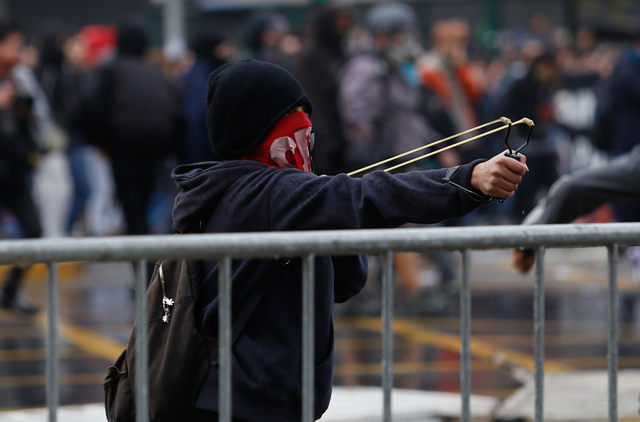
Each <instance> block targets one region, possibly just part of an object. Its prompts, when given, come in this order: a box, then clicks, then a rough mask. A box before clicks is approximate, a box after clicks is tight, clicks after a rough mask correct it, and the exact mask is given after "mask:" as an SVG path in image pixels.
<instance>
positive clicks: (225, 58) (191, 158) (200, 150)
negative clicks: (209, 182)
mask: <svg viewBox="0 0 640 422" xmlns="http://www.w3.org/2000/svg"><path fill="white" fill-rule="evenodd" d="M191 49H192V51H193V53H194V55H195V60H194V63H193V66H192V67H191V69H190V70H189V72H187V74H186V75H184V76H183V77H182V78H181V81H182V86H183V90H184V115H185V133H184V141H183V151H182V157H181V160H182V161H183V162H184V163H199V162H202V161H218V160H219V158H218V157H217V156H216V155H215V153H214V152H213V151H212V149H211V143H210V142H209V135H208V134H207V124H206V114H207V110H206V103H205V101H204V97H203V94H202V93H203V92H205V91H206V89H207V82H208V81H209V75H210V74H211V72H213V71H214V70H216V69H217V68H219V67H220V66H222V65H224V64H226V63H228V62H230V61H233V59H234V56H235V47H234V46H233V45H232V44H231V43H230V42H229V40H228V39H227V38H226V37H225V36H224V35H223V34H222V33H219V32H214V31H208V32H203V33H201V34H200V35H198V36H197V37H196V38H195V40H194V42H193V45H192V47H191Z"/></svg>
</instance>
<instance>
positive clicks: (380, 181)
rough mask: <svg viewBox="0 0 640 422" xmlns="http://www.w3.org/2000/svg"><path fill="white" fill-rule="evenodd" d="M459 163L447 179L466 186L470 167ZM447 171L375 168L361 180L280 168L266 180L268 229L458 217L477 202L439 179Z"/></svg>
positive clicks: (394, 223) (372, 225) (362, 225)
mask: <svg viewBox="0 0 640 422" xmlns="http://www.w3.org/2000/svg"><path fill="white" fill-rule="evenodd" d="M479 162H481V161H480V160H478V161H475V162H473V163H471V164H467V165H464V166H460V167H459V168H458V170H457V171H456V172H455V173H454V174H453V175H452V176H451V181H452V182H454V183H456V184H458V185H460V186H462V187H465V188H467V189H471V186H470V181H471V173H472V171H473V167H475V165H476V164H478V163H479ZM446 173H447V169H441V170H430V171H415V172H409V173H404V174H398V175H391V174H388V173H386V172H383V171H376V172H373V173H370V174H367V175H365V176H364V177H363V178H361V179H356V178H351V177H349V176H347V175H344V174H340V175H337V176H327V177H318V176H316V175H314V174H310V173H304V172H300V171H297V170H281V171H278V172H276V173H275V174H274V179H273V180H272V183H270V184H269V186H270V187H269V189H270V193H269V201H270V204H269V219H270V227H271V230H332V229H336V230H338V229H359V228H392V227H397V226H400V225H402V224H405V223H419V224H432V223H437V222H440V221H443V220H446V219H449V218H456V217H462V216H464V215H465V214H468V213H470V212H471V211H473V210H474V209H476V208H477V207H478V206H479V205H480V204H482V203H483V201H481V200H478V199H476V198H475V197H474V196H473V195H471V194H469V193H467V192H465V191H464V190H461V189H459V188H457V187H455V186H454V185H453V184H450V183H446V182H444V181H443V178H444V177H445V175H446Z"/></svg>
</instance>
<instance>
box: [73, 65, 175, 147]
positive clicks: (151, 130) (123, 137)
mask: <svg viewBox="0 0 640 422" xmlns="http://www.w3.org/2000/svg"><path fill="white" fill-rule="evenodd" d="M87 85H88V86H87V88H86V92H85V93H84V95H83V101H82V102H83V108H84V110H83V113H82V114H83V119H85V120H86V122H85V123H84V125H83V126H84V132H85V136H86V137H87V139H88V141H89V143H92V144H96V145H98V146H102V147H105V148H106V149H107V150H112V149H114V148H115V149H118V150H121V151H125V152H136V153H146V154H149V153H151V154H156V155H162V154H167V153H170V152H174V151H176V150H177V149H178V144H179V141H180V137H181V135H182V134H181V131H182V130H183V125H184V118H183V115H182V101H181V98H180V91H179V89H178V87H177V86H175V85H174V84H173V83H171V82H170V81H169V80H168V79H167V78H166V77H165V76H164V75H163V74H162V71H161V70H160V69H158V68H156V67H155V66H153V65H152V64H150V63H147V62H145V61H144V60H142V59H135V58H129V57H121V58H117V59H116V60H115V61H114V62H113V63H110V64H108V65H106V66H104V67H103V68H101V69H100V70H99V71H98V72H97V75H96V76H95V78H94V80H92V81H91V83H88V84H87Z"/></svg>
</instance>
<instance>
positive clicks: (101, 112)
mask: <svg viewBox="0 0 640 422" xmlns="http://www.w3.org/2000/svg"><path fill="white" fill-rule="evenodd" d="M239 33H240V34H241V36H240V37H236V38H234V37H230V36H228V34H225V33H223V32H219V31H217V30H216V29H215V28H211V29H209V30H207V31H202V32H201V33H199V34H196V35H195V36H194V37H193V39H192V40H191V42H190V48H189V50H188V51H186V52H179V54H176V53H175V52H172V53H171V54H165V53H169V52H168V51H167V52H164V51H163V50H162V49H161V48H153V47H151V46H150V45H149V42H148V37H147V34H146V33H145V27H144V25H143V24H141V22H139V21H137V20H136V19H134V18H131V19H128V20H126V21H124V22H123V23H121V24H119V25H117V26H100V25H95V26H87V27H84V28H81V29H79V30H74V29H69V28H68V27H67V26H65V25H64V24H63V23H50V24H47V25H46V26H45V27H43V28H42V30H41V31H40V32H39V33H38V34H37V35H36V36H35V37H34V38H33V39H31V40H26V39H25V36H24V34H23V32H22V30H21V28H20V26H19V24H17V23H15V22H10V21H2V22H0V140H1V141H0V207H1V208H0V217H1V224H0V227H1V229H0V230H1V233H0V235H1V236H2V237H30V238H34V237H40V236H43V235H44V236H47V237H59V236H85V235H112V234H149V233H170V232H171V209H172V204H173V197H174V195H175V192H176V191H175V187H174V186H173V184H172V181H171V178H170V171H171V169H172V168H173V167H174V166H176V165H177V164H181V163H190V162H200V161H208V160H215V159H216V157H215V156H214V154H213V152H212V151H211V147H210V144H209V141H208V137H207V129H206V125H205V115H206V102H205V91H206V86H207V81H208V76H209V74H210V73H211V72H212V71H213V70H214V69H216V68H218V67H219V66H222V65H224V64H225V63H228V62H232V61H235V60H242V59H247V58H254V59H259V60H264V61H269V62H273V63H276V64H279V65H281V66H283V67H285V68H287V69H289V70H290V71H291V72H292V73H293V74H294V75H295V76H296V77H297V78H298V79H299V80H300V81H301V83H302V85H303V87H304V89H305V91H306V92H307V94H308V95H309V96H310V97H311V99H312V101H313V103H314V112H313V116H312V122H313V125H314V131H315V139H316V141H315V149H314V151H313V160H314V164H315V169H316V173H318V174H337V173H341V172H349V171H352V170H355V169H357V168H360V167H362V166H365V165H367V164H370V163H372V162H375V161H379V160H382V159H384V158H387V157H389V156H392V155H396V154H399V153H403V152H406V151H409V150H412V149H414V148H418V147H420V146H423V145H426V144H428V143H430V142H433V141H436V140H439V139H441V138H444V137H448V136H451V135H454V134H456V133H459V132H461V131H466V130H468V129H471V128H473V127H475V126H477V125H479V124H481V123H484V122H487V121H492V120H495V119H497V118H499V117H501V116H505V117H508V118H510V119H512V120H513V121H515V120H519V119H521V118H523V117H528V118H530V119H532V120H533V121H534V122H535V129H534V131H533V135H532V137H531V142H530V143H529V145H528V146H527V147H526V148H525V149H524V150H523V153H524V154H525V155H526V156H527V158H528V167H529V168H530V170H531V171H530V173H529V174H528V175H527V177H526V178H525V179H524V180H523V183H522V185H521V186H520V188H519V189H518V191H517V194H516V196H515V197H514V198H512V199H510V200H509V201H506V202H505V203H504V204H498V203H495V204H491V206H488V207H485V209H484V212H483V213H482V214H480V215H474V216H472V217H471V218H467V219H465V220H464V221H462V222H456V223H453V224H487V223H490V224H495V223H519V222H520V221H521V220H522V219H523V218H524V217H525V216H526V215H527V213H528V212H529V211H530V210H531V209H532V208H533V207H534V206H535V203H536V200H537V199H538V198H539V197H540V196H541V195H544V194H545V192H546V190H547V189H548V188H549V187H550V186H551V184H552V183H553V182H554V181H555V180H556V179H557V178H558V177H559V176H560V175H562V174H564V173H568V172H571V171H575V170H576V169H579V168H584V167H588V166H591V165H593V164H594V163H596V162H598V161H601V160H602V159H603V157H605V156H607V155H610V156H616V155H621V154H624V153H626V152H628V151H630V150H631V149H632V148H633V147H634V145H635V144H637V143H638V141H640V139H639V138H638V136H637V135H636V133H637V131H635V130H634V128H633V125H634V124H635V122H636V121H637V120H638V117H640V77H639V76H640V36H639V34H629V35H628V36H627V37H626V38H624V39H623V38H621V37H617V38H615V39H613V38H607V37H602V35H601V34H600V33H599V32H598V31H596V30H594V29H591V28H581V29H579V30H578V31H577V32H576V33H575V34H574V33H570V32H569V31H567V30H566V29H565V28H562V27H558V26H552V25H550V23H549V19H548V18H547V17H546V16H545V15H543V14H536V15H534V16H532V17H531V18H530V20H529V21H528V22H523V23H522V25H521V26H519V27H516V28H511V29H508V30H503V31H501V32H498V33H496V34H493V39H492V42H491V43H490V44H491V45H490V46H489V47H488V46H487V43H486V42H481V40H480V36H479V32H478V31H477V29H476V28H473V27H471V26H470V24H469V23H468V22H466V21H465V20H463V19H458V18H451V19H448V20H441V21H438V22H436V23H435V24H433V25H431V26H429V27H427V26H426V24H425V23H424V22H421V21H420V20H419V19H418V17H417V15H416V14H415V12H414V10H413V9H412V8H411V7H410V6H409V5H406V4H402V3H380V4H378V5H376V6H374V7H372V8H370V9H369V10H368V11H367V12H366V13H365V14H364V15H362V16H361V15H359V14H356V13H355V12H354V11H353V10H351V9H349V8H348V7H344V6H341V5H337V4H334V3H325V4H322V5H320V6H318V7H317V8H316V9H314V10H312V11H311V12H310V14H309V19H308V23H307V25H306V27H305V28H304V30H303V31H301V32H295V31H292V30H291V27H290V24H289V22H288V21H287V19H286V18H285V16H283V15H281V14H279V13H277V12H269V11H259V12H256V13H254V14H253V15H251V16H250V18H249V19H248V20H247V22H246V24H245V27H244V28H242V30H241V31H239ZM621 87H623V88H621ZM247 124H251V116H247ZM522 126H524V125H521V126H518V127H516V128H514V130H513V131H511V134H510V138H509V142H510V145H512V146H519V145H521V144H522V143H523V142H524V141H525V138H526V135H527V131H526V129H527V128H526V127H524V128H523V127H522ZM521 128H522V131H521V130H520V129H521ZM478 133H480V132H477V131H476V132H471V133H470V135H472V134H478ZM504 141H505V139H504V132H500V133H499V134H498V135H496V136H495V137H484V138H482V139H480V140H478V141H475V142H471V143H469V144H465V145H463V146H461V147H459V148H455V149H451V150H448V151H446V152H443V153H441V154H438V155H436V156H433V157H431V158H429V159H427V160H422V161H418V162H416V163H414V164H413V165H412V167H408V168H407V169H411V168H414V169H415V168H419V169H426V168H435V167H441V166H447V167H450V166H455V165H457V164H460V163H464V162H469V161H472V160H474V159H477V158H481V157H489V156H492V155H494V154H496V153H498V152H500V151H502V150H504V149H505V148H506V146H505V142H504ZM637 207H638V204H627V205H626V206H625V207H621V208H620V210H619V211H618V210H617V212H616V217H617V218H618V219H620V220H621V221H634V220H636V215H637ZM402 259H406V260H407V261H408V262H406V263H404V264H402V263H401V262H400V261H401V260H402ZM414 261H415V257H412V256H409V255H408V256H406V257H404V258H399V261H397V262H396V264H397V268H398V272H399V275H400V277H404V278H405V279H407V280H409V279H411V278H415V277H414V275H412V273H414V272H413V271H412V270H410V268H412V266H414V264H412V262H414ZM435 261H436V263H437V264H438V266H439V267H440V270H439V271H440V278H441V279H442V280H447V279H451V278H453V274H452V269H451V265H450V264H447V262H448V259H447V258H441V259H436V260H435ZM20 271H21V270H19V269H16V270H15V271H14V272H12V275H11V276H10V279H11V277H13V278H14V279H16V280H18V279H19V278H20ZM14 273H15V274H14ZM403 273H405V274H404V276H403ZM416 283H418V282H417V281H411V282H409V281H408V282H407V285H408V286H411V285H415V284H416ZM13 284H17V282H15V283H13ZM13 284H12V282H11V280H9V281H8V282H7V285H9V286H10V287H9V288H6V286H5V289H4V293H3V295H4V296H3V298H5V299H6V298H11V297H12V295H14V296H15V293H14V291H15V288H13V287H11V285H13ZM12 289H13V290H12ZM12 300H13V299H12Z"/></svg>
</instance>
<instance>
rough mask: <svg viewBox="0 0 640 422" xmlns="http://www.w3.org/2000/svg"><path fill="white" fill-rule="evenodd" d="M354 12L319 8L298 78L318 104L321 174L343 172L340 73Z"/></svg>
mask: <svg viewBox="0 0 640 422" xmlns="http://www.w3.org/2000/svg"><path fill="white" fill-rule="evenodd" d="M351 23H352V22H351V13H350V12H349V10H348V9H346V8H345V7H343V6H339V5H337V4H333V3H329V4H324V5H322V6H320V7H319V8H318V9H317V10H316V11H315V14H314V15H313V16H312V19H311V22H310V23H309V26H308V32H307V40H306V43H305V45H304V48H303V50H302V54H301V56H300V61H299V63H298V66H297V72H296V76H297V78H298V80H299V81H300V83H301V84H302V87H303V88H304V90H305V92H306V93H307V94H308V95H309V97H310V98H311V99H312V100H313V103H314V104H316V113H315V114H314V116H313V127H314V131H315V136H316V137H317V138H318V139H321V140H322V141H321V142H318V144H317V146H316V147H315V148H314V150H313V162H314V165H315V168H316V171H317V172H318V173H319V174H338V173H344V172H347V171H349V170H351V169H349V168H348V167H347V166H346V164H345V162H344V154H345V148H346V141H345V138H344V134H343V132H342V122H341V120H340V113H339V111H338V73H339V71H340V69H341V68H342V66H343V65H344V63H345V61H346V59H347V52H346V47H347V40H346V38H347V34H348V31H349V29H350V27H351Z"/></svg>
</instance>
